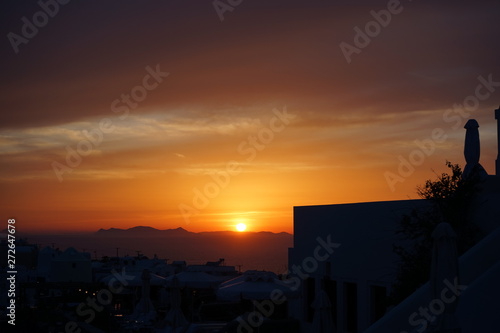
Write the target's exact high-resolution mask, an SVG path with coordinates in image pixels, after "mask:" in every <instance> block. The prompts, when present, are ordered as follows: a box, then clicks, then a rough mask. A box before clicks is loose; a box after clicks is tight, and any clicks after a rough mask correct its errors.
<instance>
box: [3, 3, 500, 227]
mask: <svg viewBox="0 0 500 333" xmlns="http://www.w3.org/2000/svg"><path fill="white" fill-rule="evenodd" d="M61 1H62V0H61ZM62 2H64V1H62ZM41 3H42V4H43V3H44V2H43V0H42V2H41ZM55 3H56V2H55V1H47V2H46V5H44V6H41V5H40V3H37V2H36V1H23V3H22V4H19V3H18V2H17V1H12V0H8V1H4V2H3V3H2V5H1V10H0V13H1V14H0V15H1V20H2V25H1V29H2V31H1V32H2V35H3V36H4V37H3V41H2V47H1V48H0V52H1V53H0V55H1V59H2V62H1V65H0V66H1V69H0V70H1V73H2V75H1V76H0V85H1V89H2V93H1V95H0V107H1V109H2V112H1V113H0V145H1V146H0V155H1V156H0V159H1V164H0V195H1V197H0V211H1V218H2V219H3V220H5V221H6V220H7V218H11V217H15V218H16V219H17V220H18V221H19V223H20V224H19V228H23V229H24V230H22V231H25V232H30V231H40V230H94V229H98V228H109V227H121V228H126V227H131V226H135V225H151V226H154V227H157V228H161V229H166V228H175V227H179V226H182V227H184V228H186V229H188V230H192V231H202V230H225V229H233V228H234V225H235V224H237V223H238V222H242V221H243V222H245V223H247V224H248V227H249V230H254V231H258V230H270V231H288V232H291V231H292V223H293V216H292V211H293V206H299V205H315V204H335V203H347V202H361V201H380V200H400V199H408V198H417V196H416V194H415V187H416V186H417V185H419V184H422V183H424V181H425V180H426V179H429V178H434V177H436V175H435V173H441V172H443V171H445V170H446V168H445V161H446V160H449V161H451V162H453V163H459V164H460V165H462V166H463V165H464V158H463V153H462V152H463V140H464V136H465V130H464V129H463V126H464V124H465V122H466V121H467V120H468V119H469V118H475V119H477V120H478V122H479V124H480V126H481V127H480V135H481V140H482V156H481V163H482V164H483V166H484V167H485V168H486V170H487V171H488V172H489V173H490V174H493V173H494V167H493V166H494V160H495V158H496V151H497V148H496V133H495V132H496V122H495V119H494V116H493V110H494V109H496V108H498V105H499V104H500V62H499V59H500V46H499V43H498V40H499V39H498V37H499V31H500V21H499V20H498V15H499V13H500V3H498V1H445V2H440V3H438V4H436V3H435V2H432V1H417V0H414V1H402V2H397V1H389V2H386V1H364V2H358V4H357V5H356V6H354V5H353V4H352V2H349V1H324V0H321V1H320V0H312V1H310V0H308V1H306V0H302V1H298V0H296V1H285V0H282V1H264V0H260V1H255V0H254V1H250V0H244V1H241V3H240V4H239V5H237V6H230V5H228V3H229V2H226V1H220V2H216V3H218V4H219V6H220V7H219V9H218V10H217V9H216V8H215V7H214V4H213V2H212V1H191V2H189V3H187V2H186V1H180V0H177V1H174V0H169V1H124V0H122V1H106V2H102V1H85V2H77V1H70V2H68V3H67V4H58V3H57V4H58V5H57V7H55V6H54V4H55ZM231 3H233V4H237V3H239V1H231ZM224 6H226V7H224ZM42 7H45V8H46V11H48V12H49V14H50V15H45V14H43V13H42V12H40V11H42V10H43V9H42ZM218 11H219V12H218ZM221 18H223V20H221ZM34 23H36V24H34ZM33 24H34V25H33ZM37 25H38V26H37ZM415 140H418V141H417V142H416V141H415ZM401 161H403V162H401ZM401 164H404V166H401ZM0 228H1V227H0Z"/></svg>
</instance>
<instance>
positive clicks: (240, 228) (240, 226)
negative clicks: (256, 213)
mask: <svg viewBox="0 0 500 333" xmlns="http://www.w3.org/2000/svg"><path fill="white" fill-rule="evenodd" d="M246 229H247V225H246V224H245V223H238V224H237V225H236V230H238V231H239V232H242V231H245V230H246Z"/></svg>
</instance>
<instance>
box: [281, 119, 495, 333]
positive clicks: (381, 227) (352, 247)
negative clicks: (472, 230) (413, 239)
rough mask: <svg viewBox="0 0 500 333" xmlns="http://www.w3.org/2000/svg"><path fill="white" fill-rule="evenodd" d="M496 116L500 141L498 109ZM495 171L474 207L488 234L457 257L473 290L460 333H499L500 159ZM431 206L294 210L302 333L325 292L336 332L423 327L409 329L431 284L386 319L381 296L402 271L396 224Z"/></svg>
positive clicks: (294, 268)
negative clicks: (320, 291) (318, 293)
mask: <svg viewBox="0 0 500 333" xmlns="http://www.w3.org/2000/svg"><path fill="white" fill-rule="evenodd" d="M496 118H497V119H498V120H499V140H500V110H496ZM499 144H500V142H499ZM499 158H500V157H499ZM496 171H497V175H496V176H487V177H486V179H485V180H484V182H483V183H482V190H481V193H480V194H479V196H478V198H477V200H476V201H475V202H474V203H473V213H472V216H473V217H472V218H473V220H474V222H475V223H476V224H477V225H479V226H480V228H481V229H482V231H483V232H484V233H485V234H488V236H487V237H485V238H484V239H483V240H482V241H481V242H479V243H478V244H477V245H476V246H474V247H473V248H471V249H470V250H469V251H468V252H466V253H465V254H464V255H463V256H462V257H461V258H460V264H459V270H460V277H461V281H462V283H464V284H467V285H468V286H469V287H470V288H469V289H468V290H467V291H465V292H464V293H463V296H462V297H461V298H460V303H459V308H458V310H457V314H458V317H459V318H460V323H461V324H462V327H463V331H462V333H469V332H470V333H473V332H483V333H484V332H491V333H493V332H500V328H499V326H498V324H497V323H496V322H495V321H496V316H497V315H498V314H497V313H496V315H495V309H496V311H497V310H498V309H499V308H500V287H499V286H498V281H499V280H500V228H498V227H499V226H500V163H499V161H498V160H497V164H496ZM427 205H429V203H428V202H427V201H425V200H405V201H386V202H366V203H356V204H342V205H321V206H302V207H294V247H293V248H290V249H289V270H290V271H291V272H292V273H295V276H298V277H299V279H300V281H301V284H300V295H301V296H300V297H299V298H298V299H296V300H294V299H292V300H290V302H289V304H290V308H289V310H290V315H291V316H293V317H294V318H297V319H299V320H300V321H301V332H313V329H312V321H313V315H314V308H313V307H312V306H311V304H312V302H313V300H314V298H315V296H316V291H317V289H318V288H319V287H320V286H323V287H322V288H324V290H325V291H326V293H327V294H328V296H329V298H330V302H331V303H332V304H333V306H332V316H333V319H334V325H335V326H336V329H337V333H358V332H365V333H389V332H390V333H399V332H417V330H416V329H421V328H422V326H416V325H412V323H410V320H409V317H410V316H411V315H412V314H413V313H414V312H418V310H419V307H420V306H425V305H427V306H428V304H429V301H431V300H430V299H429V297H428V295H429V293H430V291H429V286H428V285H425V286H424V287H422V288H420V289H418V290H417V291H416V292H415V293H414V294H413V295H411V296H410V297H409V298H408V299H407V300H405V301H404V302H402V303H401V304H400V305H398V306H397V307H395V308H394V309H392V310H391V311H388V312H387V313H386V309H385V306H384V298H385V297H386V296H387V295H388V294H389V292H390V286H391V285H392V284H393V282H394V281H395V278H396V273H397V260H398V257H397V256H396V255H395V254H394V252H393V247H392V245H393V243H394V242H396V241H397V237H396V234H395V230H396V228H397V227H398V222H399V221H400V220H401V217H402V215H403V214H409V213H410V212H411V210H412V209H413V208H423V207H425V206H427ZM325 244H326V245H325ZM328 244H329V245H328ZM430 261H431V258H429V265H430ZM320 281H321V282H320ZM486 308H487V309H486ZM479 318H480V320H478V319H479ZM479 321H481V323H479ZM478 325H480V326H478ZM488 327H490V328H489V329H488ZM412 330H413V331H412ZM418 331H419V332H423V330H418Z"/></svg>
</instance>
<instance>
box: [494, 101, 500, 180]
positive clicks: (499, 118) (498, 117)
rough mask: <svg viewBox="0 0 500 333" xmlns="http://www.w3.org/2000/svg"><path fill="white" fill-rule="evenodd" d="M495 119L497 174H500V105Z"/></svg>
mask: <svg viewBox="0 0 500 333" xmlns="http://www.w3.org/2000/svg"><path fill="white" fill-rule="evenodd" d="M495 119H496V120H497V141H498V142H497V160H496V162H495V174H496V175H497V176H500V106H499V107H498V109H496V110H495Z"/></svg>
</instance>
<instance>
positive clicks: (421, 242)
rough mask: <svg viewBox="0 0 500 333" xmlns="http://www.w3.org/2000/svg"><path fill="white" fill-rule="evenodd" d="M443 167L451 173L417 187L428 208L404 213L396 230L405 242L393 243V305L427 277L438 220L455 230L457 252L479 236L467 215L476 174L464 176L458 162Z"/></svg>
mask: <svg viewBox="0 0 500 333" xmlns="http://www.w3.org/2000/svg"><path fill="white" fill-rule="evenodd" d="M446 166H447V167H448V168H449V169H450V173H442V174H441V175H439V176H438V178H437V179H436V180H427V181H426V182H425V184H424V185H423V186H418V187H417V194H418V195H419V197H420V198H422V199H426V200H428V201H429V203H430V207H428V208H426V209H413V210H412V211H411V213H410V214H409V215H404V216H403V217H402V219H401V221H400V223H399V226H398V229H397V230H396V233H397V234H398V235H400V236H401V240H402V241H403V242H404V245H401V244H393V251H394V252H395V253H396V254H397V255H399V257H400V262H399V267H398V274H397V280H396V282H395V283H394V285H393V288H392V289H393V290H392V295H391V303H393V304H399V303H400V302H401V301H402V300H404V299H405V298H406V297H408V296H409V295H410V294H412V293H413V292H414V291H415V290H416V289H417V288H418V287H420V286H421V285H422V284H424V283H425V282H427V281H428V280H429V273H430V261H431V253H432V238H431V235H432V232H433V231H434V228H435V227H436V226H437V225H438V224H439V223H441V222H448V223H449V224H450V225H451V226H452V227H453V229H454V230H455V232H456V234H457V249H458V253H459V255H461V254H463V253H464V252H466V251H467V250H468V249H469V248H470V247H472V246H473V245H474V244H475V243H477V241H478V240H479V238H480V232H479V228H478V227H477V226H476V225H475V224H474V223H473V222H472V221H471V219H470V216H469V215H470V209H471V204H472V200H473V199H474V196H475V195H476V193H477V184H478V181H479V180H478V177H469V178H468V179H463V178H462V170H461V168H460V166H459V165H458V164H452V163H451V162H449V161H446Z"/></svg>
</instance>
